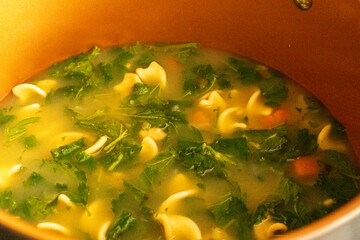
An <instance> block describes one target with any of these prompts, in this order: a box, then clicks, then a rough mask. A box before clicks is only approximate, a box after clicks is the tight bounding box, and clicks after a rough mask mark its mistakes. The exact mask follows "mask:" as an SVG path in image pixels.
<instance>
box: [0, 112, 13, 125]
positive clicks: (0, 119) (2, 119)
mask: <svg viewBox="0 0 360 240" xmlns="http://www.w3.org/2000/svg"><path fill="white" fill-rule="evenodd" d="M14 118H15V115H5V114H4V113H3V111H2V110H0V125H3V124H6V123H7V122H10V121H11V120H13V119H14Z"/></svg>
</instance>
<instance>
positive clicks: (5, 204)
mask: <svg viewBox="0 0 360 240" xmlns="http://www.w3.org/2000/svg"><path fill="white" fill-rule="evenodd" d="M0 207H1V208H2V209H6V210H8V211H9V212H13V211H14V210H15V209H16V207H17V206H16V202H15V199H14V194H13V192H12V191H10V190H5V191H3V192H1V193H0Z"/></svg>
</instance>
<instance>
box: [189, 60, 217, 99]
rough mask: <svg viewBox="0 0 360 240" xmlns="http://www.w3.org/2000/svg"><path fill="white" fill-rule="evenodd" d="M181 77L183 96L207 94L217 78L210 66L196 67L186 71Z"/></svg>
mask: <svg viewBox="0 0 360 240" xmlns="http://www.w3.org/2000/svg"><path fill="white" fill-rule="evenodd" d="M183 76H184V92H185V96H193V95H200V94H204V93H206V92H208V91H209V90H210V89H211V88H212V87H213V86H214V84H215V82H216V79H217V77H218V76H217V74H216V73H215V71H214V69H213V68H212V66H211V65H199V66H196V67H194V68H193V69H192V70H191V71H186V72H185V73H184V75H183Z"/></svg>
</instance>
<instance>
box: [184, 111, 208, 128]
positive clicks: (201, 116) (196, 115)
mask: <svg viewBox="0 0 360 240" xmlns="http://www.w3.org/2000/svg"><path fill="white" fill-rule="evenodd" d="M189 122H190V124H191V125H193V126H195V127H197V128H201V129H202V128H207V127H210V126H211V124H212V119H211V116H209V114H208V113H207V112H205V111H203V110H197V111H195V112H193V113H192V114H190V117H189Z"/></svg>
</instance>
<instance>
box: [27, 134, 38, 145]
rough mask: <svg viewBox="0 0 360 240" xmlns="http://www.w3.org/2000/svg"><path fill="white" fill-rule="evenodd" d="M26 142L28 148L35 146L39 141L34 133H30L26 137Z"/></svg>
mask: <svg viewBox="0 0 360 240" xmlns="http://www.w3.org/2000/svg"><path fill="white" fill-rule="evenodd" d="M24 144H25V147H26V148H33V147H35V146H36V145H37V144H38V142H37V140H36V137H35V136H34V135H30V136H27V137H26V138H25V139H24Z"/></svg>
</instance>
